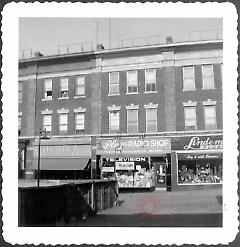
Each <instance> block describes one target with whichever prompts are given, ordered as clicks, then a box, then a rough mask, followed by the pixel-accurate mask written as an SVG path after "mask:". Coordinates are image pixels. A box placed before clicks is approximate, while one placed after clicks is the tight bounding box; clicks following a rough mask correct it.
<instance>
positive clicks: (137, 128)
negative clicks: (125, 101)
mask: <svg viewBox="0 0 240 247" xmlns="http://www.w3.org/2000/svg"><path fill="white" fill-rule="evenodd" d="M131 111H132V112H133V111H135V112H137V121H136V128H135V129H136V131H131V132H130V131H129V113H130V112H131ZM138 121H139V113H138V109H127V133H138V132H139V124H138Z"/></svg>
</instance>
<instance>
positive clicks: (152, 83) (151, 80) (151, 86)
mask: <svg viewBox="0 0 240 247" xmlns="http://www.w3.org/2000/svg"><path fill="white" fill-rule="evenodd" d="M145 91H146V92H155V91H156V70H155V69H147V70H146V71H145Z"/></svg>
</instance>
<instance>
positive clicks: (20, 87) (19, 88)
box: [18, 81, 22, 101]
mask: <svg viewBox="0 0 240 247" xmlns="http://www.w3.org/2000/svg"><path fill="white" fill-rule="evenodd" d="M18 101H22V82H21V81H19V82H18Z"/></svg>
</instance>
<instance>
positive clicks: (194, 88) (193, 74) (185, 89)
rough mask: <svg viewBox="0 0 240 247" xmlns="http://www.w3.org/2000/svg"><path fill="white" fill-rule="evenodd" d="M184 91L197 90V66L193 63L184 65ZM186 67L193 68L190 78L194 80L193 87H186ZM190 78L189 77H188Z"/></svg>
mask: <svg viewBox="0 0 240 247" xmlns="http://www.w3.org/2000/svg"><path fill="white" fill-rule="evenodd" d="M182 68H183V91H192V90H196V85H195V84H196V83H195V68H194V66H193V65H191V66H183V67H182ZM186 68H192V77H191V78H190V79H192V80H193V84H192V87H186V84H185V83H184V82H185V73H186V72H185V69H186ZM187 79H189V78H187Z"/></svg>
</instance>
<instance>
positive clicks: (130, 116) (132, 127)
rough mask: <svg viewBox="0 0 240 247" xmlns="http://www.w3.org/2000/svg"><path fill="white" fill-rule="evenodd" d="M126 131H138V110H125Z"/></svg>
mask: <svg viewBox="0 0 240 247" xmlns="http://www.w3.org/2000/svg"><path fill="white" fill-rule="evenodd" d="M127 132H128V133H138V110H136V109H134V110H128V111H127Z"/></svg>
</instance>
